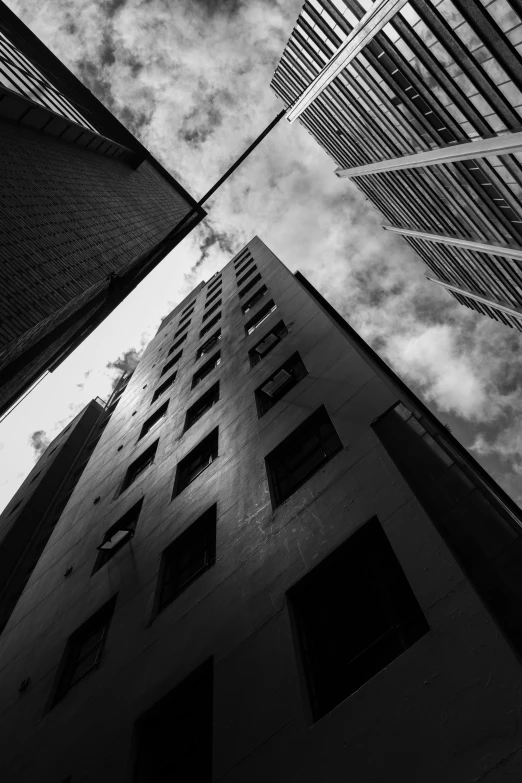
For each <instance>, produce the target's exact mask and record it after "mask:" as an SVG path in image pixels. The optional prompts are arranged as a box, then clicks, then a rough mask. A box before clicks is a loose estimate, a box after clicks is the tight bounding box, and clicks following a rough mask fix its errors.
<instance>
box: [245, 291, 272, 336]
mask: <svg viewBox="0 0 522 783" xmlns="http://www.w3.org/2000/svg"><path fill="white" fill-rule="evenodd" d="M274 310H277V305H276V304H275V303H274V300H273V299H269V301H268V302H267V303H266V304H265V305H263V307H262V308H261V309H260V310H258V311H257V313H256V314H255V315H254V316H253V318H251V319H250V320H249V321H247V323H246V324H245V332H246V333H247V335H248V334H252V332H253V331H254V330H255V329H257V327H258V326H261V324H262V323H263V321H266V319H267V318H268V317H269V316H270V315H271V314H272V313H273V312H274Z"/></svg>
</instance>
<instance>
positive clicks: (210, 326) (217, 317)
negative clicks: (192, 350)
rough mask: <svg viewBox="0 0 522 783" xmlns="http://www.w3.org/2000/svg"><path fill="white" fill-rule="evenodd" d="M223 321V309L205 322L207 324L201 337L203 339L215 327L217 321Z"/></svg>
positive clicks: (200, 334)
mask: <svg viewBox="0 0 522 783" xmlns="http://www.w3.org/2000/svg"><path fill="white" fill-rule="evenodd" d="M219 321H221V311H219V313H218V314H217V315H215V316H214V318H211V319H210V321H209V322H208V323H207V324H205V326H204V327H203V328H202V329H201V331H200V333H199V339H200V340H201V338H202V337H204V336H205V335H206V334H207V332H210V330H211V329H213V328H214V327H215V326H216V324H217V323H219Z"/></svg>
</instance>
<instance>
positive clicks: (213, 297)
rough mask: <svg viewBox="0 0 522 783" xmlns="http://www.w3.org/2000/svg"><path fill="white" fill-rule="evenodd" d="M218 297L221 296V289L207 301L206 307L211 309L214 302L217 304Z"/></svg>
mask: <svg viewBox="0 0 522 783" xmlns="http://www.w3.org/2000/svg"><path fill="white" fill-rule="evenodd" d="M218 296H221V289H219V291H216V293H215V294H214V295H213V296H211V297H210V298H209V299H207V301H206V302H205V307H210V305H211V304H212V302H215V301H216V299H217V298H218Z"/></svg>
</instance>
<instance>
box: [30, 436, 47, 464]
mask: <svg viewBox="0 0 522 783" xmlns="http://www.w3.org/2000/svg"><path fill="white" fill-rule="evenodd" d="M50 442H51V441H50V440H49V438H48V437H47V435H46V433H45V431H44V430H36V432H33V434H32V435H31V436H30V438H29V444H30V445H31V446H32V447H33V449H34V454H35V457H36V458H37V459H40V457H41V456H42V454H43V453H44V451H45V449H46V448H47V446H48V445H49V443H50Z"/></svg>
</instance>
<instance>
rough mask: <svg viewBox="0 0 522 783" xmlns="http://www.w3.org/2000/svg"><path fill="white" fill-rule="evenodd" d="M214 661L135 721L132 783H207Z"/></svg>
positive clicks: (201, 667) (209, 760)
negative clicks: (173, 781) (134, 753)
mask: <svg viewBox="0 0 522 783" xmlns="http://www.w3.org/2000/svg"><path fill="white" fill-rule="evenodd" d="M212 677H213V663H212V659H209V660H208V661H205V663H204V664H202V665H201V666H200V667H199V668H198V669H196V671H194V672H192V674H190V675H189V676H188V677H187V678H186V679H185V680H183V682H182V683H181V684H180V685H178V686H177V687H176V688H174V690H172V691H170V693H168V694H167V695H166V696H165V697H164V698H163V699H161V701H160V702H158V704H156V705H155V706H154V707H152V709H150V710H148V712H146V713H145V714H144V715H143V716H142V717H141V718H140V719H139V720H137V721H136V730H135V743H136V764H135V769H134V778H133V780H134V783H166V781H172V780H175V781H176V783H188V781H190V783H212V723H213V702H212V697H213V693H212V691H213V684H212Z"/></svg>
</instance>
